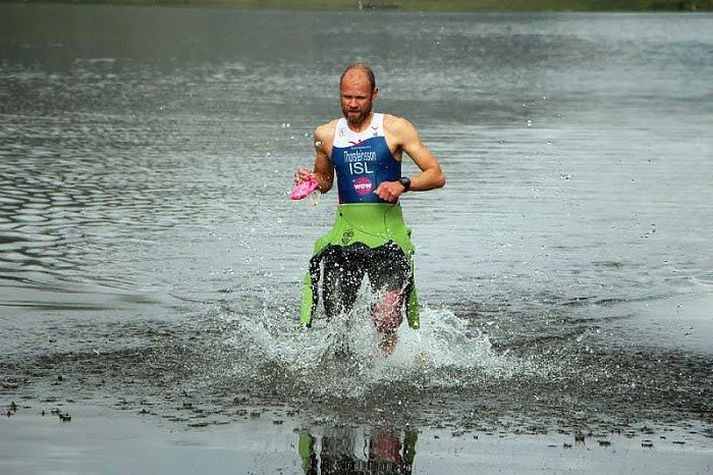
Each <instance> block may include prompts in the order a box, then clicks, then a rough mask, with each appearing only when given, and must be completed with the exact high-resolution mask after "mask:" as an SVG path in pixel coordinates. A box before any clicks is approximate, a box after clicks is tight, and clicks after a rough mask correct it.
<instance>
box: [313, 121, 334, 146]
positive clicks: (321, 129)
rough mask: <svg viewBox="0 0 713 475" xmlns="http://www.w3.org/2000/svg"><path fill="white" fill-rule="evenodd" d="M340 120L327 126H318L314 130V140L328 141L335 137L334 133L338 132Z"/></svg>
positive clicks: (330, 122)
mask: <svg viewBox="0 0 713 475" xmlns="http://www.w3.org/2000/svg"><path fill="white" fill-rule="evenodd" d="M338 120H339V119H334V120H332V121H329V122H327V123H326V124H322V125H318V126H317V127H316V128H315V129H314V138H315V139H318V140H322V141H324V140H328V139H330V138H331V137H333V136H334V131H335V130H337V121H338Z"/></svg>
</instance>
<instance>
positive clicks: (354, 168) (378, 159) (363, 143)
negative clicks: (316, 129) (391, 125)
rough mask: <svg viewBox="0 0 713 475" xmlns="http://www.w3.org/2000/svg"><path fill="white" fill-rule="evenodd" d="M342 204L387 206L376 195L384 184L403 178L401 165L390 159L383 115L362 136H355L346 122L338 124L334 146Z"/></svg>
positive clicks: (333, 156)
mask: <svg viewBox="0 0 713 475" xmlns="http://www.w3.org/2000/svg"><path fill="white" fill-rule="evenodd" d="M331 159H332V164H333V165H334V169H335V170H336V173H337V187H338V189H339V203H340V204H351V203H387V202H386V201H384V200H382V199H381V198H379V197H378V196H377V195H376V194H375V193H374V191H376V188H377V187H378V186H379V184H380V183H381V182H383V181H396V180H398V179H399V178H401V162H399V161H398V160H396V159H395V158H394V157H393V155H391V150H389V146H388V145H387V143H386V138H385V137H384V114H376V113H375V114H374V115H373V117H372V120H371V124H369V127H367V128H366V130H364V131H363V132H354V131H353V130H352V129H350V128H349V126H348V125H347V120H346V119H345V118H343V117H342V118H340V119H339V120H338V121H337V127H336V130H335V132H334V143H333V145H332V155H331Z"/></svg>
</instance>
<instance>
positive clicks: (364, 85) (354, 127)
mask: <svg viewBox="0 0 713 475" xmlns="http://www.w3.org/2000/svg"><path fill="white" fill-rule="evenodd" d="M339 93H340V101H341V108H342V114H343V115H344V117H343V118H339V119H335V120H333V121H331V122H328V123H326V124H324V125H321V126H319V127H317V128H316V129H315V131H314V145H315V150H316V159H315V162H314V169H313V170H307V169H304V168H300V169H298V170H297V172H296V174H295V181H296V182H297V183H299V182H302V181H306V180H309V179H316V180H317V182H318V183H319V190H320V191H321V192H322V193H326V192H327V191H329V190H330V189H331V188H332V184H333V182H334V174H335V171H336V175H337V185H338V192H339V207H338V208H337V215H336V220H335V223H334V227H333V228H332V231H331V232H330V233H329V234H327V235H326V236H324V237H322V238H320V239H319V240H318V241H317V242H316V243H315V254H314V256H313V257H312V259H311V261H310V271H309V272H308V274H307V276H306V278H305V291H304V293H303V298H302V308H301V315H300V321H301V323H302V324H303V325H305V326H309V325H310V324H311V322H312V316H313V314H314V311H315V307H316V306H317V304H318V301H319V293H318V289H317V288H318V282H319V280H320V278H322V279H323V282H322V298H323V302H324V308H325V313H326V314H327V318H331V317H332V316H334V315H337V314H339V313H343V312H348V311H349V310H351V308H352V306H353V304H354V302H355V300H356V296H357V292H358V290H359V287H360V286H361V282H362V280H363V278H364V275H365V274H366V275H368V277H369V283H370V285H371V288H372V291H373V293H374V303H373V304H372V306H371V312H372V320H373V322H374V325H375V326H376V329H377V330H378V332H379V333H380V334H381V337H382V338H381V343H380V345H379V347H380V348H381V350H382V351H383V352H384V353H385V354H387V355H388V354H391V352H392V351H393V349H394V347H395V345H396V330H397V329H398V327H399V325H401V322H402V321H403V313H404V308H405V310H406V317H407V320H408V322H409V325H410V326H411V327H412V328H418V327H419V317H418V300H417V298H416V289H415V287H414V276H413V253H414V247H413V244H412V243H411V239H410V236H411V231H410V230H409V229H408V228H407V227H406V225H405V224H404V221H403V216H402V214H401V207H400V205H399V202H398V201H399V197H400V196H401V195H402V194H404V193H406V192H408V191H426V190H431V189H434V188H440V187H442V186H443V185H444V184H445V182H446V179H445V177H444V175H443V171H442V170H441V166H440V164H439V163H438V160H437V159H436V157H435V156H434V155H433V153H432V152H431V151H430V150H429V149H428V147H426V146H425V145H424V144H423V143H422V142H421V139H420V137H419V135H418V132H416V129H415V128H414V126H413V125H412V124H411V123H410V122H409V121H408V120H406V119H404V118H401V117H396V116H393V115H389V114H382V113H375V112H373V110H372V106H373V102H374V101H375V100H376V98H377V97H378V95H379V89H378V88H377V87H376V81H375V79H374V73H373V72H372V70H371V68H370V67H369V66H367V65H366V64H364V63H355V64H352V65H350V66H348V67H347V68H346V69H345V70H344V73H343V74H342V76H341V79H340V83H339ZM404 152H406V155H408V157H409V158H410V159H411V160H413V162H414V163H415V164H416V165H417V166H418V168H419V169H420V173H418V174H416V175H414V176H411V177H405V176H402V175H401V161H402V158H403V154H404ZM322 267H323V269H324V270H323V271H322V270H321V268H322Z"/></svg>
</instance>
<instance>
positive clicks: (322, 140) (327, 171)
mask: <svg viewBox="0 0 713 475" xmlns="http://www.w3.org/2000/svg"><path fill="white" fill-rule="evenodd" d="M330 126H331V124H325V125H322V126H320V127H317V128H316V129H315V130H314V133H313V135H312V138H313V139H314V150H315V153H316V156H315V159H314V168H313V169H312V170H307V169H306V168H300V169H298V170H297V174H296V175H295V180H296V181H297V182H300V181H306V180H308V179H310V178H312V177H314V178H315V179H316V180H317V182H318V183H319V191H320V192H322V193H326V192H328V191H329V190H330V189H332V185H333V183H334V165H332V160H331V159H330V158H329V147H330V146H331V145H330V144H329V143H328V141H329V140H330V138H331V137H332V135H333V134H334V131H333V128H330Z"/></svg>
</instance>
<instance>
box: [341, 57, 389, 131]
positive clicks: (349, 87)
mask: <svg viewBox="0 0 713 475" xmlns="http://www.w3.org/2000/svg"><path fill="white" fill-rule="evenodd" d="M378 95H379V89H378V88H377V87H376V80H375V79H374V72H373V71H372V70H371V68H370V67H369V66H367V65H366V64H364V63H354V64H352V65H350V66H348V67H347V68H346V69H345V70H344V72H343V73H342V77H341V78H340V80H339V96H340V101H341V106H342V114H344V117H345V118H346V119H347V122H349V125H352V126H355V127H358V126H360V125H361V124H363V122H364V121H365V120H366V119H367V118H368V117H369V115H370V114H371V108H372V103H373V102H374V100H375V99H376V97H377V96H378Z"/></svg>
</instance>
